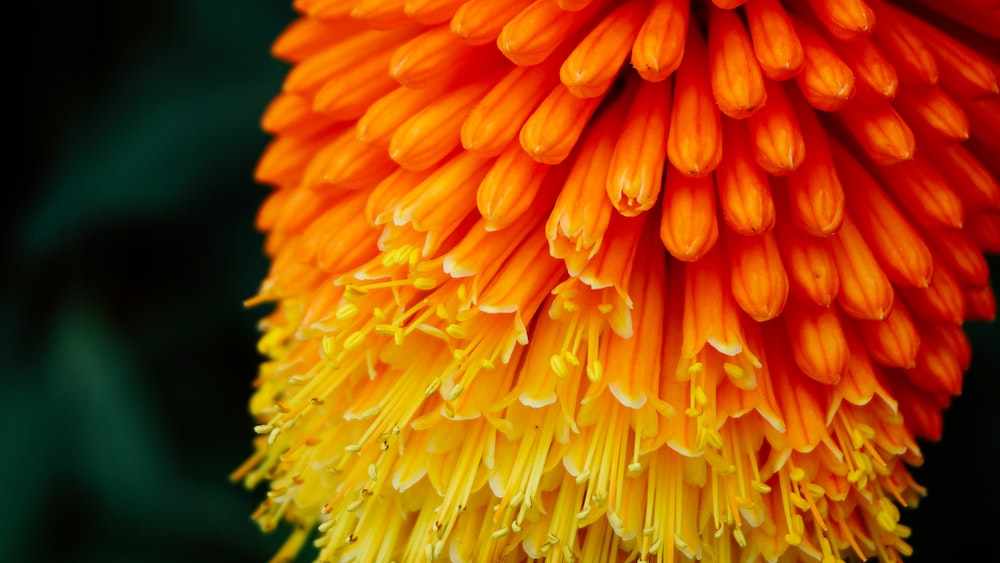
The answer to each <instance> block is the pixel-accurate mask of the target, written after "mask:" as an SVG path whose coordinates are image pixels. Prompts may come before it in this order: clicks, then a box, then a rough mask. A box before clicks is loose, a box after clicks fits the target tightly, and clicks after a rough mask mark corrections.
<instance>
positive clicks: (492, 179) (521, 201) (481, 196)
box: [476, 143, 549, 231]
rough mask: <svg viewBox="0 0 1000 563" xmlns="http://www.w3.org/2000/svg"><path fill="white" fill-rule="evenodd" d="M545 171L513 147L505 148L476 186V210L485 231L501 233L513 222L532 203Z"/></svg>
mask: <svg viewBox="0 0 1000 563" xmlns="http://www.w3.org/2000/svg"><path fill="white" fill-rule="evenodd" d="M548 170H549V167H548V166H546V165H544V164H539V163H538V162H535V161H534V160H532V159H531V157H530V156H528V155H527V154H526V153H525V152H524V151H523V150H521V146H520V145H518V144H517V143H511V144H510V146H508V147H507V150H505V151H504V152H503V153H502V154H501V155H500V157H499V158H497V159H496V162H494V163H493V167H492V168H490V171H489V172H488V173H487V174H486V177H485V178H483V181H482V183H481V184H479V190H478V191H477V192H476V206H477V207H478V208H479V212H480V213H481V214H482V215H483V218H484V219H486V229H487V230H490V231H494V230H498V229H502V228H504V227H506V226H507V225H510V224H511V223H513V222H514V221H516V220H517V219H518V218H519V217H520V216H521V215H522V214H523V213H524V212H525V211H526V210H527V209H528V207H529V206H531V205H532V203H533V202H534V200H535V196H536V195H538V189H539V188H540V187H541V186H542V181H543V180H545V174H546V172H548Z"/></svg>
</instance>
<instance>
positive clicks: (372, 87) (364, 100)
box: [313, 52, 399, 120]
mask: <svg viewBox="0 0 1000 563" xmlns="http://www.w3.org/2000/svg"><path fill="white" fill-rule="evenodd" d="M391 57H392V54H391V53H388V52H386V53H381V54H380V55H379V56H371V57H365V58H363V59H361V60H360V61H358V62H357V63H356V64H355V66H354V67H352V68H351V69H350V70H347V71H346V72H343V73H341V74H339V75H338V76H337V79H336V80H330V81H329V82H327V83H326V84H325V85H323V87H322V88H320V89H319V91H318V92H316V97H315V98H314V99H313V108H314V109H315V110H316V111H317V112H319V113H322V114H324V115H328V116H330V117H332V118H335V119H339V120H347V119H357V118H358V117H361V116H362V115H363V114H364V113H365V111H367V109H368V107H369V106H371V105H372V104H373V103H374V102H375V101H376V100H378V99H380V98H381V97H382V96H385V95H386V94H388V93H389V92H392V91H393V90H395V89H396V87H397V86H398V85H399V84H398V83H397V82H396V80H395V79H394V78H393V77H392V76H390V75H389V74H388V73H387V72H386V71H385V69H386V67H387V66H388V65H389V59H390V58H391Z"/></svg>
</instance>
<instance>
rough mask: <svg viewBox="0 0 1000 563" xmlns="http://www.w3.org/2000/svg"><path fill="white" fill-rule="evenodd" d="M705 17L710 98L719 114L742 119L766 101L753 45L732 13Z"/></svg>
mask: <svg viewBox="0 0 1000 563" xmlns="http://www.w3.org/2000/svg"><path fill="white" fill-rule="evenodd" d="M708 16H709V17H708V64H709V67H710V69H711V80H712V94H713V95H714V97H715V102H716V103H717V104H718V105H719V110H720V111H722V113H724V114H726V115H728V116H729V117H733V118H736V119H743V118H746V117H748V116H750V114H752V113H753V112H754V111H756V110H757V109H758V108H760V107H761V106H763V105H764V102H765V100H766V99H767V93H766V92H765V90H764V77H763V74H762V72H761V70H760V65H759V64H758V63H757V59H756V57H755V55H754V52H753V44H752V43H751V42H750V37H749V36H748V35H747V30H746V28H745V27H743V22H742V21H741V20H740V17H739V16H738V15H737V14H736V12H733V11H732V10H723V9H718V8H709V12H708Z"/></svg>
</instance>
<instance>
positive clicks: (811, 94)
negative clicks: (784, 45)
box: [792, 17, 855, 111]
mask: <svg viewBox="0 0 1000 563" xmlns="http://www.w3.org/2000/svg"><path fill="white" fill-rule="evenodd" d="M792 21H793V22H794V24H795V32H796V33H797V34H798V36H799V40H800V41H801V42H802V48H803V50H804V52H805V62H804V64H803V65H802V72H800V73H798V74H796V75H795V82H796V84H798V86H799V90H801V91H802V94H803V95H804V96H805V97H806V99H807V100H809V104H810V105H811V106H813V107H814V108H816V109H818V110H821V111H836V110H838V109H841V108H843V107H844V106H846V105H847V104H848V102H850V101H851V98H852V97H854V80H855V79H854V73H853V72H851V68H850V67H849V66H847V63H845V62H844V61H843V59H841V58H840V55H838V54H837V52H836V51H835V50H834V49H833V47H831V46H830V44H829V43H827V41H826V40H825V39H823V37H822V36H821V35H820V33H819V32H818V31H816V30H815V29H813V27H812V25H810V24H809V23H807V22H805V21H803V20H801V19H797V18H794V17H793V19H792Z"/></svg>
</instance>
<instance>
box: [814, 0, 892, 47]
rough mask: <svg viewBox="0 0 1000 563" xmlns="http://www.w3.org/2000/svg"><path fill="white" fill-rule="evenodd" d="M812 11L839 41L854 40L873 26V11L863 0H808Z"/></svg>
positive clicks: (869, 30)
mask: <svg viewBox="0 0 1000 563" xmlns="http://www.w3.org/2000/svg"><path fill="white" fill-rule="evenodd" d="M808 2H809V6H810V7H812V9H813V13H815V14H816V17H817V18H819V20H820V21H821V22H822V23H823V25H824V26H825V27H826V29H827V31H829V32H830V34H831V35H833V36H834V37H836V38H837V39H839V40H841V41H854V40H858V39H861V38H863V37H864V36H866V35H868V34H870V33H871V32H872V30H873V28H874V27H875V12H874V11H872V9H871V8H870V7H868V4H865V3H864V2H863V0H808Z"/></svg>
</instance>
